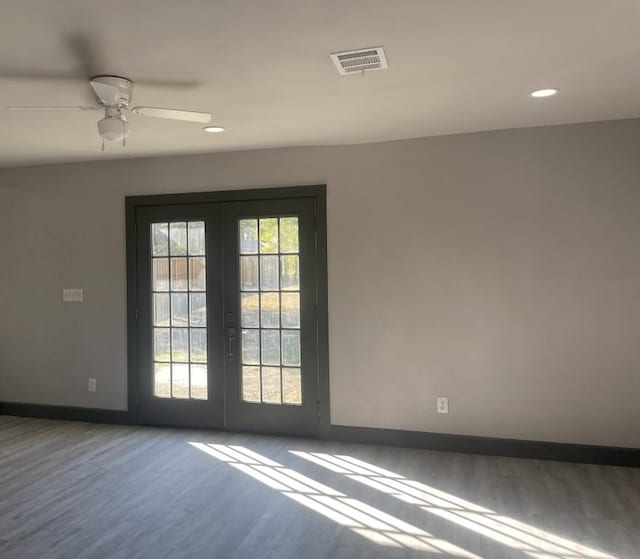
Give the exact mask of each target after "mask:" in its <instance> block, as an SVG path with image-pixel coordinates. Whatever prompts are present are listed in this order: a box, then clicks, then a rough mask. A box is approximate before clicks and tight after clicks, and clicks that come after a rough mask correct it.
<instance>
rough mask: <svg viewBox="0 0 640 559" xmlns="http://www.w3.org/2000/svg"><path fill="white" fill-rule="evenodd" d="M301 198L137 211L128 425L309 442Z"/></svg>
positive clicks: (309, 324) (309, 245)
mask: <svg viewBox="0 0 640 559" xmlns="http://www.w3.org/2000/svg"><path fill="white" fill-rule="evenodd" d="M315 212H316V205H315V201H314V199H312V198H285V199H274V200H256V201H251V200H249V201H239V202H205V203H197V204H185V205H183V204H180V205H158V206H146V207H140V208H138V209H137V210H136V215H135V220H136V226H135V228H136V274H137V278H136V279H137V284H136V290H137V323H136V324H137V387H136V389H137V394H138V417H139V421H140V422H142V423H147V424H164V425H177V426H193V427H225V428H229V429H237V430H247V431H261V432H272V433H286V434H300V435H313V434H316V433H317V431H318V412H319V407H318V405H319V400H318V394H319V384H318V383H319V375H318V362H319V355H318V324H317V312H316V305H317V299H316V298H317V288H318V286H317V264H318V263H317V244H316V229H315V227H316V219H315Z"/></svg>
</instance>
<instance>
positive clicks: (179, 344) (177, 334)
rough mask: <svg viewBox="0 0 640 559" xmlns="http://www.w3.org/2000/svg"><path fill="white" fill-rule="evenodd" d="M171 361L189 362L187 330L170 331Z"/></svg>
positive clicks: (173, 329)
mask: <svg viewBox="0 0 640 559" xmlns="http://www.w3.org/2000/svg"><path fill="white" fill-rule="evenodd" d="M171 361H173V362H174V363H175V362H176V361H177V362H180V363H188V362H189V330H188V329H187V328H172V329H171Z"/></svg>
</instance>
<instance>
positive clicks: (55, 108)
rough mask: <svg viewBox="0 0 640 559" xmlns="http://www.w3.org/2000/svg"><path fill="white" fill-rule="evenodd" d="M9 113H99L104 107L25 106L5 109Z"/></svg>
mask: <svg viewBox="0 0 640 559" xmlns="http://www.w3.org/2000/svg"><path fill="white" fill-rule="evenodd" d="M7 109H8V110H10V111H99V110H100V109H104V107H97V106H96V107H90V106H86V105H77V106H75V107H60V106H48V105H27V106H12V107H7Z"/></svg>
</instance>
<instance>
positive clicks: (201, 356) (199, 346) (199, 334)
mask: <svg viewBox="0 0 640 559" xmlns="http://www.w3.org/2000/svg"><path fill="white" fill-rule="evenodd" d="M189 345H190V347H191V362H192V363H206V362H207V330H206V329H205V328H191V330H189Z"/></svg>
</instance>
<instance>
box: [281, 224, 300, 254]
mask: <svg viewBox="0 0 640 559" xmlns="http://www.w3.org/2000/svg"><path fill="white" fill-rule="evenodd" d="M280 252H285V253H286V252H294V253H295V252H298V218H297V217H281V218H280Z"/></svg>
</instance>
